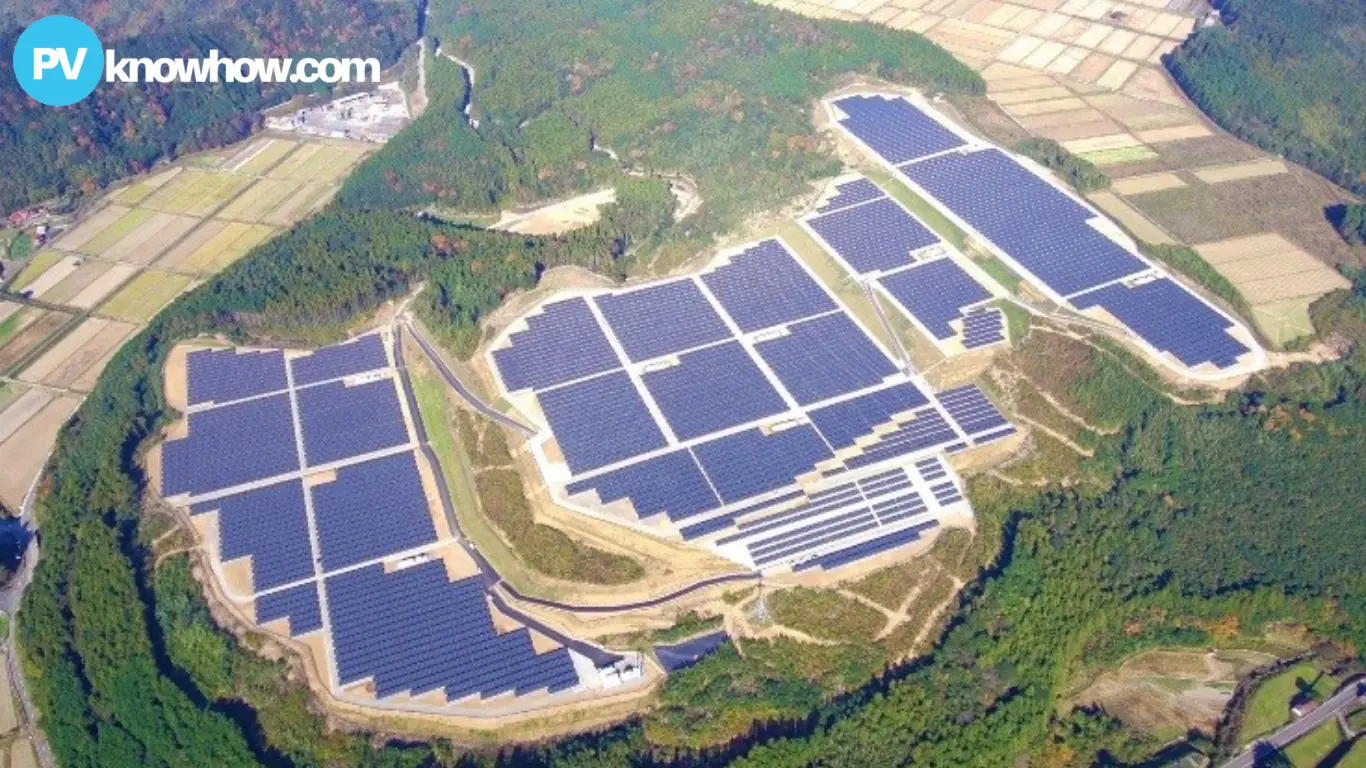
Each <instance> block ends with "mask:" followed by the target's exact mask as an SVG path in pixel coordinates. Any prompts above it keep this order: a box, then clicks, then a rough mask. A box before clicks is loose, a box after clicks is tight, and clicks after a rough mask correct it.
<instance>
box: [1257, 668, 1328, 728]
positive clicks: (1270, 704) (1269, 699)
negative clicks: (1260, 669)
mask: <svg viewBox="0 0 1366 768" xmlns="http://www.w3.org/2000/svg"><path fill="white" fill-rule="evenodd" d="M1336 687H1337V680H1335V679H1334V678H1332V677H1329V676H1328V675H1327V674H1324V673H1323V671H1322V670H1320V669H1319V668H1318V667H1317V666H1315V665H1314V664H1312V663H1310V662H1305V663H1303V664H1296V665H1295V666H1293V667H1291V668H1290V669H1287V670H1285V671H1284V672H1282V673H1280V674H1278V675H1276V676H1275V677H1272V678H1269V679H1267V680H1265V681H1263V682H1262V684H1261V685H1259V686H1257V691H1256V693H1254V694H1252V700H1251V701H1250V702H1248V705H1247V715H1246V716H1245V717H1244V718H1243V728H1242V730H1241V731H1239V734H1238V741H1239V742H1240V743H1247V742H1249V741H1251V740H1252V739H1254V738H1256V737H1258V736H1261V735H1263V734H1265V733H1269V732H1270V731H1273V730H1275V729H1276V728H1279V727H1280V726H1282V725H1285V724H1286V723H1287V722H1289V721H1290V717H1291V715H1290V705H1291V702H1292V700H1294V698H1295V697H1296V696H1297V695H1299V694H1301V693H1302V692H1303V693H1305V694H1307V695H1310V696H1312V697H1313V698H1314V699H1315V700H1318V701H1322V700H1323V699H1326V698H1328V697H1329V696H1331V695H1332V694H1333V689H1334V688H1336Z"/></svg>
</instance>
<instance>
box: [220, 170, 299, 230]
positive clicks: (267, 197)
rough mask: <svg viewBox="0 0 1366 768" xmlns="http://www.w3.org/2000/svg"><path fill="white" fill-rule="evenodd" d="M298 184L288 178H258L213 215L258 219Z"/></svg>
mask: <svg viewBox="0 0 1366 768" xmlns="http://www.w3.org/2000/svg"><path fill="white" fill-rule="evenodd" d="M299 186H300V182H298V181H292V180H289V179H260V180H259V181H257V182H256V183H255V184H252V185H251V186H250V187H249V188H248V189H247V190H246V191H244V192H243V193H242V194H240V195H238V196H237V198H236V199H234V200H233V201H232V202H231V203H228V205H227V206H226V207H224V208H223V209H222V210H221V211H219V212H218V213H216V214H214V216H215V218H219V219H231V220H234V221H246V222H257V221H260V220H261V219H262V218H264V217H265V216H266V215H267V214H269V213H270V212H272V211H274V210H275V209H276V208H278V207H279V206H280V205H281V204H282V203H283V202H284V201H285V200H287V199H289V198H290V197H292V196H293V195H294V193H295V192H297V191H298V189H299Z"/></svg>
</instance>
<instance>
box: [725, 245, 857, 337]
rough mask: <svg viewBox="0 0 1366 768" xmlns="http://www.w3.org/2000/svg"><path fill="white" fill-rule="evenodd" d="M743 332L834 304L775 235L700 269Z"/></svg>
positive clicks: (827, 307) (788, 321) (810, 314)
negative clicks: (724, 261)
mask: <svg viewBox="0 0 1366 768" xmlns="http://www.w3.org/2000/svg"><path fill="white" fill-rule="evenodd" d="M702 282H703V283H705V284H706V286H707V290H709V291H711V292H712V294H713V295H714V296H716V300H717V301H719V302H720V303H721V306H722V307H723V308H724V309H725V310H726V314H728V315H730V316H731V319H733V320H734V321H735V324H736V325H738V326H739V327H740V330H742V331H744V332H745V333H752V332H754V331H760V330H763V329H764V328H772V327H773V326H775V325H784V324H786V323H790V322H792V321H793V320H801V319H803V318H806V317H811V316H813V315H819V314H822V313H825V312H829V311H831V310H834V309H836V308H837V307H836V305H835V302H834V301H832V300H831V299H830V296H829V294H827V293H826V292H825V291H824V290H823V289H822V288H821V287H820V285H819V284H818V283H816V281H815V280H812V279H811V276H810V275H808V274H807V273H806V271H805V270H803V269H802V267H801V265H800V264H798V263H797V259H796V257H795V256H793V255H792V254H791V253H789V252H788V250H787V249H786V248H784V247H783V245H782V243H780V242H778V241H777V240H763V241H761V242H759V243H757V244H755V245H753V246H751V247H749V248H746V249H745V250H744V251H743V252H741V253H739V254H736V255H734V256H732V257H731V260H730V263H729V264H725V265H723V266H720V267H717V268H716V269H714V270H712V271H711V272H708V273H706V274H704V275H702Z"/></svg>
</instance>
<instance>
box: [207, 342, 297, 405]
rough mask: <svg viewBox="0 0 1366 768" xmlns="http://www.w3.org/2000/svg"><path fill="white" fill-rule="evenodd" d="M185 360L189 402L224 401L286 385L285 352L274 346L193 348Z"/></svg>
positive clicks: (280, 388) (278, 389)
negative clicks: (259, 348) (250, 349)
mask: <svg viewBox="0 0 1366 768" xmlns="http://www.w3.org/2000/svg"><path fill="white" fill-rule="evenodd" d="M185 364H186V376H187V378H188V381H187V386H188V388H189V392H188V394H189V403H190V405H200V404H202V403H208V402H216V403H226V402H228V401H230V400H241V399H242V398H244V397H252V396H255V395H263V394H265V393H267V392H279V391H280V390H283V389H285V388H286V387H287V386H288V383H287V382H286V380H285V356H284V353H282V352H279V351H276V350H272V351H269V352H242V353H240V354H239V353H238V351H237V350H234V349H218V350H209V349H204V350H197V351H194V352H191V353H189V354H188V355H186V356H185Z"/></svg>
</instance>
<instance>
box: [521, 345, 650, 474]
mask: <svg viewBox="0 0 1366 768" xmlns="http://www.w3.org/2000/svg"><path fill="white" fill-rule="evenodd" d="M536 399H537V400H538V401H540V404H541V410H542V411H543V412H544V413H545V417H546V421H547V422H549V424H550V429H551V431H552V432H554V433H555V440H556V442H557V443H558V444H559V447H560V452H561V453H562V454H563V455H564V459H565V463H567V464H568V465H569V469H570V470H571V471H572V472H574V474H579V473H582V472H587V471H590V470H593V469H598V468H600V467H605V466H607V465H608V464H614V463H616V462H618V461H623V460H625V459H629V458H631V457H632V456H639V455H640V454H642V453H648V452H649V451H653V450H655V449H658V448H663V447H664V446H665V442H664V433H662V432H660V431H659V427H658V426H656V425H655V420H654V417H653V416H651V415H650V411H649V409H648V408H647V407H646V406H645V401H644V400H642V399H641V397H640V393H639V392H637V391H636V387H635V384H634V383H633V382H632V381H631V377H630V376H628V375H627V374H626V372H625V371H616V372H613V373H609V374H607V375H605V376H598V377H596V378H592V379H587V380H585V381H578V382H575V383H573V384H567V385H565V386H562V387H556V388H554V389H549V390H545V391H542V392H540V393H538V394H537V395H536Z"/></svg>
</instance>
